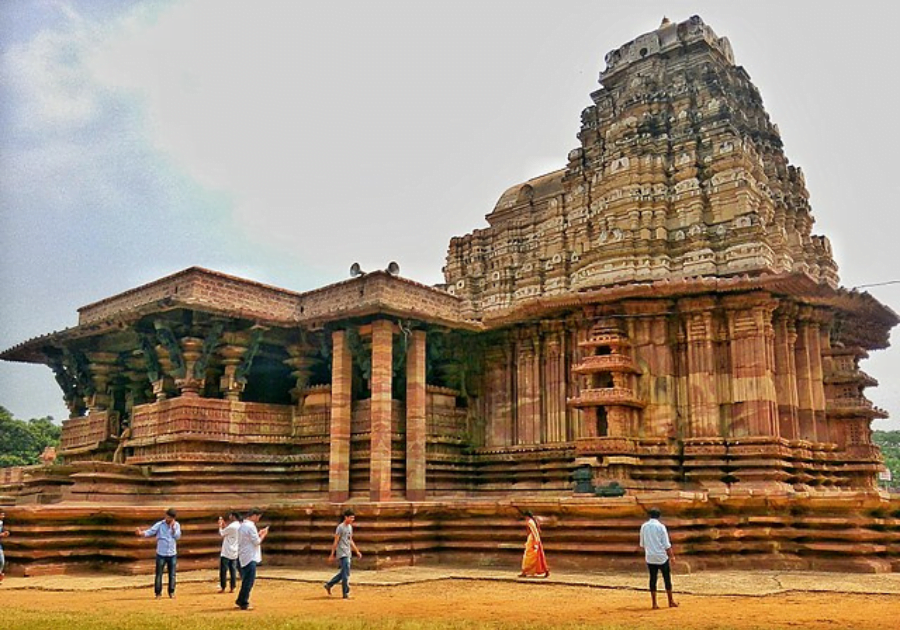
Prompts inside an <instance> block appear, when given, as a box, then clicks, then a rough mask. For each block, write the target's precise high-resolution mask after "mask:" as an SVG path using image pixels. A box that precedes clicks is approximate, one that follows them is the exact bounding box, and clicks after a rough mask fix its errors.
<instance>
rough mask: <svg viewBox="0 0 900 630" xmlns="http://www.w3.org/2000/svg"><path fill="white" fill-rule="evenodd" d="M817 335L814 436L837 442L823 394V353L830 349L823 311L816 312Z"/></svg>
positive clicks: (814, 383) (827, 322)
mask: <svg viewBox="0 0 900 630" xmlns="http://www.w3.org/2000/svg"><path fill="white" fill-rule="evenodd" d="M816 323H817V324H818V335H816V339H815V344H814V345H815V348H816V355H815V356H816V359H817V360H816V361H814V362H813V371H812V378H813V383H812V385H813V401H814V403H815V407H814V412H813V417H814V418H815V419H816V436H817V437H818V438H819V441H820V442H837V441H838V440H839V437H838V436H837V435H832V433H834V432H836V430H835V428H834V427H833V426H832V423H830V422H829V421H828V413H827V407H828V403H827V397H826V396H825V365H824V355H825V354H826V353H828V352H829V351H830V349H831V338H830V334H829V327H830V326H829V324H830V318H829V317H828V316H827V315H826V314H825V313H821V312H820V313H818V314H817V317H816Z"/></svg>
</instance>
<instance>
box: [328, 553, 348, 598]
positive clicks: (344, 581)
mask: <svg viewBox="0 0 900 630" xmlns="http://www.w3.org/2000/svg"><path fill="white" fill-rule="evenodd" d="M338 562H340V563H341V570H340V571H338V572H337V573H336V574H335V576H334V577H333V578H331V579H330V580H328V588H331V587H332V586H334V585H335V584H337V583H338V582H340V583H341V591H342V592H343V593H344V597H347V596H349V595H350V556H347V557H345V558H338Z"/></svg>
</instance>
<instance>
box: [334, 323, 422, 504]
mask: <svg viewBox="0 0 900 630" xmlns="http://www.w3.org/2000/svg"><path fill="white" fill-rule="evenodd" d="M371 330H372V376H371V391H372V401H371V447H370V460H369V475H370V476H369V500H370V501H373V502H379V501H390V500H391V499H392V496H391V441H392V440H391V418H392V415H393V400H392V397H391V381H392V375H393V336H394V332H395V325H394V324H393V323H391V322H390V321H387V320H377V321H375V322H373V323H372V325H371ZM332 341H333V353H332V367H331V369H332V375H331V426H330V437H331V454H330V463H329V464H330V465H329V473H328V497H329V500H330V501H332V502H334V503H342V502H344V501H346V500H347V499H349V498H350V422H351V417H352V380H353V357H352V355H351V353H350V347H349V344H348V340H347V333H346V331H343V330H338V331H335V332H334V333H332ZM425 441H426V435H425V331H423V330H413V331H412V332H411V333H410V336H409V343H408V345H407V356H406V489H405V490H406V496H405V498H406V500H408V501H422V500H424V499H425Z"/></svg>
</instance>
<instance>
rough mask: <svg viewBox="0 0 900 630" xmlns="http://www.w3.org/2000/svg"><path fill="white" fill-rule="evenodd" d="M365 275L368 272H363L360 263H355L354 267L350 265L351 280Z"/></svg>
mask: <svg viewBox="0 0 900 630" xmlns="http://www.w3.org/2000/svg"><path fill="white" fill-rule="evenodd" d="M365 273H366V272H365V271H363V270H362V268H361V267H360V266H359V263H353V264H352V265H350V277H351V278H355V277H357V276H361V275H363V274H365Z"/></svg>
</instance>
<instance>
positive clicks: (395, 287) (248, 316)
mask: <svg viewBox="0 0 900 630" xmlns="http://www.w3.org/2000/svg"><path fill="white" fill-rule="evenodd" d="M459 301H460V300H459V298H456V297H454V296H452V295H450V294H449V293H447V292H445V291H442V290H440V289H436V288H433V287H429V286H427V285H424V284H421V283H418V282H415V281H413V280H408V279H406V278H400V277H397V276H393V275H391V274H389V273H388V272H387V271H374V272H370V273H366V274H363V275H360V276H358V277H356V278H350V279H348V280H344V281H341V282H336V283H334V284H330V285H326V286H324V287H321V288H318V289H314V290H312V291H307V292H303V293H297V292H294V291H289V290H287V289H281V288H278V287H274V286H271V285H267V284H263V283H260V282H254V281H252V280H246V279H244V278H239V277H236V276H231V275H228V274H225V273H221V272H218V271H212V270H209V269H204V268H201V267H190V268H188V269H185V270H183V271H179V272H177V273H174V274H172V275H169V276H166V277H164V278H160V279H159V280H155V281H153V282H150V283H147V284H144V285H141V286H139V287H135V288H133V289H129V290H127V291H124V292H122V293H119V294H116V295H114V296H111V297H108V298H105V299H103V300H100V301H98V302H94V303H92V304H88V305H86V306H83V307H81V308H80V309H78V314H79V317H78V325H77V326H74V327H71V328H66V329H64V330H61V331H57V332H53V333H50V334H47V335H42V336H40V337H35V338H33V339H30V340H28V341H26V342H24V343H20V344H18V345H16V346H13V347H12V348H9V349H7V350H5V351H3V352H2V353H0V359H5V360H8V361H23V362H43V356H44V352H43V350H42V348H44V347H46V346H48V345H53V344H54V343H58V342H61V341H65V340H71V339H77V338H82V337H91V336H95V335H100V334H108V333H110V332H114V331H116V330H120V329H122V328H124V327H126V326H128V325H129V324H132V323H134V322H136V321H138V320H139V319H141V318H142V317H145V316H146V315H149V314H152V313H164V312H168V311H173V310H176V309H191V310H194V311H200V312H206V313H211V314H215V315H219V316H224V317H230V318H235V319H244V320H248V321H252V322H256V323H259V324H262V325H267V326H273V327H282V328H291V327H297V328H306V329H318V328H321V327H323V326H324V325H326V324H328V323H331V322H335V321H339V320H345V319H350V318H359V317H366V316H371V315H376V314H383V315H388V316H393V317H398V318H403V319H413V320H418V321H422V322H426V323H430V324H435V325H441V326H452V327H454V328H464V329H478V328H480V325H479V324H477V323H476V322H469V321H466V320H463V319H462V318H461V317H460V314H459Z"/></svg>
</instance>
